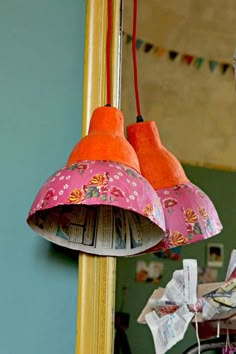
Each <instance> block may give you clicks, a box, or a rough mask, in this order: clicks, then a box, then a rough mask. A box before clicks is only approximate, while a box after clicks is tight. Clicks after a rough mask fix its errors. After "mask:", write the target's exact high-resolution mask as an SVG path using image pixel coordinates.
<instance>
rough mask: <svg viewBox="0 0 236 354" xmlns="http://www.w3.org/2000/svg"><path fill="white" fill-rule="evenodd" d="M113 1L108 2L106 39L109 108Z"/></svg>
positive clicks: (108, 101) (109, 99)
mask: <svg viewBox="0 0 236 354" xmlns="http://www.w3.org/2000/svg"><path fill="white" fill-rule="evenodd" d="M111 10H112V9H111V0H107V38H106V78H107V104H106V105H107V106H110V105H111V66H110V63H111V53H110V52H111V15H112V12H111Z"/></svg>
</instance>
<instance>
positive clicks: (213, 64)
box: [209, 60, 217, 71]
mask: <svg viewBox="0 0 236 354" xmlns="http://www.w3.org/2000/svg"><path fill="white" fill-rule="evenodd" d="M216 65H217V61H215V60H209V68H210V70H211V71H213V70H214V69H215V67H216Z"/></svg>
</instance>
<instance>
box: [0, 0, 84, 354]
mask: <svg viewBox="0 0 236 354" xmlns="http://www.w3.org/2000/svg"><path fill="white" fill-rule="evenodd" d="M84 19H85V0H67V1H64V0H40V1H39V0H20V1H19V0H5V1H4V0H3V1H1V2H0V44H1V45H0V161H1V174H0V190H1V207H0V210H1V212H0V220H1V228H0V353H1V354H49V353H50V354H54V353H55V354H67V353H68V354H71V353H74V346H75V320H76V296H77V257H76V256H74V255H71V254H70V253H68V252H66V251H65V250H63V249H62V248H57V247H55V246H52V245H51V244H50V243H48V242H47V241H44V240H43V239H41V238H40V237H38V236H37V235H35V234H34V233H33V232H32V231H31V230H30V229H29V228H28V226H27V224H26V222H25V219H26V217H27V213H28V211H29V208H30V205H31V203H32V201H33V198H34V196H35V194H36V192H37V190H38V189H39V187H40V186H41V185H42V183H43V182H44V181H45V180H46V179H47V178H48V177H49V176H50V174H52V173H53V172H54V171H55V170H57V169H58V168H60V167H61V166H62V165H63V164H64V163H65V161H66V158H67V156H68V154H69V152H70V150H71V148H72V146H73V145H74V144H75V142H76V141H77V140H78V139H79V137H80V133H81V130H80V127H81V118H80V117H81V92H82V74H83V45H84V43H83V42H84Z"/></svg>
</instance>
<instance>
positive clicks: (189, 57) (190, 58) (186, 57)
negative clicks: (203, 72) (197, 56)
mask: <svg viewBox="0 0 236 354" xmlns="http://www.w3.org/2000/svg"><path fill="white" fill-rule="evenodd" d="M183 60H184V62H185V63H186V64H187V65H190V64H191V63H192V61H193V56H192V55H189V54H184V55H183Z"/></svg>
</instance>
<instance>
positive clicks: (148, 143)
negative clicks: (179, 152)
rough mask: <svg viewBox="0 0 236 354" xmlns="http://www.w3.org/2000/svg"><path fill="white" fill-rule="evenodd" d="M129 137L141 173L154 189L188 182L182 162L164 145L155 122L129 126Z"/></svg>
mask: <svg viewBox="0 0 236 354" xmlns="http://www.w3.org/2000/svg"><path fill="white" fill-rule="evenodd" d="M127 135H128V141H129V142H130V143H131V145H132V146H133V148H134V150H135V152H136V154H137V156H138V159H139V164H140V168H141V173H142V175H143V176H144V177H145V178H146V179H147V180H148V181H149V183H150V184H151V185H152V187H153V188H154V189H161V188H166V187H170V186H174V185H178V184H182V183H187V182H188V178H187V177H186V175H185V172H184V170H183V168H182V166H181V164H180V162H179V161H178V160H177V159H176V157H175V156H174V155H173V154H172V153H171V152H169V151H168V150H167V149H166V148H165V147H164V146H163V145H162V143H161V140H160V136H159V132H158V129H157V126H156V123H155V122H154V121H145V122H140V123H135V124H132V125H129V126H128V127H127Z"/></svg>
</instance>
